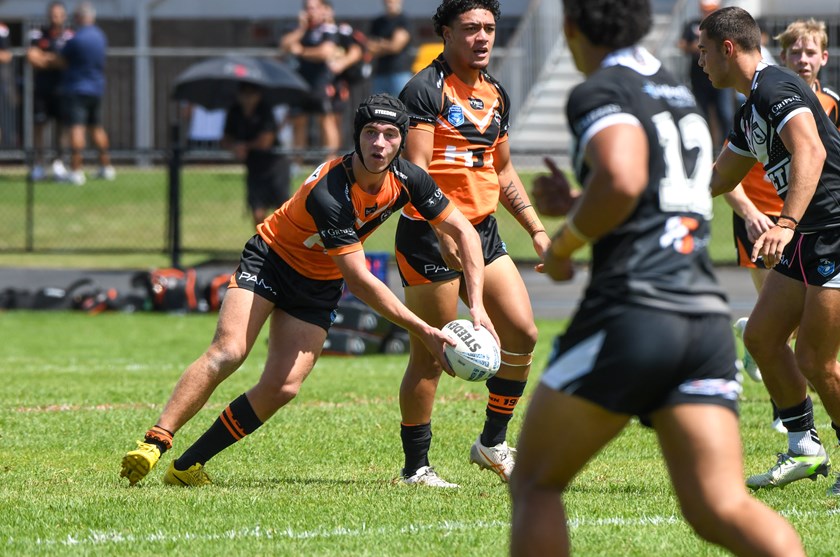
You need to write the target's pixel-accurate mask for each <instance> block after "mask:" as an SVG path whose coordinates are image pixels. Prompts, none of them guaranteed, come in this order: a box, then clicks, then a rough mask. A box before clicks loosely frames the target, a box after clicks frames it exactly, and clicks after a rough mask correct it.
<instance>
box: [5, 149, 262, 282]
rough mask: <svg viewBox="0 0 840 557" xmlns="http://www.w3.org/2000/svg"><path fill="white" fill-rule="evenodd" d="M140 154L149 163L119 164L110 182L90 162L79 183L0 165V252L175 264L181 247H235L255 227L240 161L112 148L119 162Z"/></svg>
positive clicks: (230, 250) (228, 250)
mask: <svg viewBox="0 0 840 557" xmlns="http://www.w3.org/2000/svg"><path fill="white" fill-rule="evenodd" d="M93 155H94V153H91V156H90V157H86V160H90V161H94V160H95V156H93ZM138 155H142V158H143V159H144V160H148V161H149V164H148V165H147V166H143V167H140V166H135V165H119V164H117V176H116V179H114V180H113V181H107V180H101V179H96V178H95V174H96V170H97V167H96V165H95V164H87V165H86V166H85V170H86V174H87V178H88V179H87V182H86V183H85V184H84V185H83V186H74V185H71V184H69V183H67V182H60V181H54V180H52V179H51V177H50V176H47V178H45V179H43V180H39V181H34V180H32V179H31V176H30V175H29V172H28V170H27V166H26V165H6V166H3V167H2V168H0V189H2V191H3V196H4V201H3V203H2V204H0V252H7V253H9V252H11V253H15V252H19V253H26V252H29V253H35V252H39V253H49V252H55V253H62V252H63V253H142V252H147V253H152V252H154V253H167V254H169V255H170V256H171V258H172V261H173V264H176V265H177V264H178V262H179V261H180V256H181V254H183V253H189V252H201V253H207V254H219V255H230V254H238V253H239V251H240V250H241V249H242V245H243V244H244V241H245V240H247V238H248V237H249V236H250V235H251V234H253V232H254V225H253V222H252V221H251V215H250V211H249V210H248V208H247V205H246V200H245V180H244V175H243V167H242V165H241V164H238V163H233V162H232V161H230V162H227V161H228V160H229V155H228V154H227V153H226V152H224V151H219V152H217V153H214V154H213V156H212V157H208V156H206V153H205V156H200V155H199V154H195V155H194V154H193V153H191V152H190V151H181V150H180V149H172V150H169V151H150V152H145V153H136V152H117V153H114V154H113V156H114V159H115V161H116V162H119V161H120V160H121V159H125V160H127V159H135V158H137V156H138ZM27 159H28V160H30V159H31V154H28V155H27Z"/></svg>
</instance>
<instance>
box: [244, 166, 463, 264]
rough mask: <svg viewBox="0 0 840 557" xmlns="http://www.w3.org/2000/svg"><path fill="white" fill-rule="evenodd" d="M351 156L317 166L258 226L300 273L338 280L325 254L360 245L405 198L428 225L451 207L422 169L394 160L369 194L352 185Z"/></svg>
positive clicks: (274, 249) (441, 217)
mask: <svg viewBox="0 0 840 557" xmlns="http://www.w3.org/2000/svg"><path fill="white" fill-rule="evenodd" d="M352 157H353V155H352V154H348V155H344V156H343V157H339V158H337V159H333V160H331V161H329V162H325V163H324V164H322V165H321V166H319V167H318V168H316V169H315V171H314V172H313V173H312V174H311V175H310V176H309V178H307V179H306V181H305V182H304V183H303V185H302V186H301V187H300V189H299V190H298V191H297V193H295V195H294V196H292V198H291V199H289V200H288V201H287V202H286V203H284V204H283V205H282V206H281V207H280V208H279V209H277V210H276V211H275V212H274V213H273V214H272V215H271V216H269V217H268V218H267V219H265V220H264V221H263V222H262V223H260V224H259V225H258V226H257V232H258V233H259V234H260V236H262V238H263V240H265V242H266V243H267V244H268V245H269V247H270V248H271V249H272V250H273V251H274V252H276V253H277V254H278V255H279V256H280V257H282V258H283V260H285V261H286V262H287V263H288V264H289V265H290V266H291V267H292V268H294V269H295V270H296V271H297V272H298V273H300V274H301V275H303V276H305V277H309V278H312V279H317V280H333V279H340V278H341V272H340V271H339V270H338V267H337V266H336V265H335V262H333V260H332V259H331V257H330V256H333V255H341V254H345V253H352V252H354V251H358V250H360V249H362V242H364V241H365V239H366V238H367V236H368V235H369V234H370V233H371V232H373V231H374V230H375V229H376V228H377V227H378V226H379V225H380V224H382V223H383V222H385V220H386V219H387V218H388V217H389V216H390V215H391V214H392V213H393V212H394V211H396V210H398V209H400V208H402V207H404V206H405V205H406V204H407V203H409V202H410V203H412V204H414V206H415V207H417V209H418V210H419V211H420V213H421V215H422V218H424V219H426V220H428V221H430V222H433V223H438V222H440V221H442V220H444V219H445V218H446V217H447V216H449V214H450V213H451V212H452V211H453V210H454V208H455V206H454V205H452V204H450V203H449V200H448V199H447V198H446V196H445V195H443V193H441V190H440V189H439V188H438V186H437V184H435V182H434V181H433V180H432V178H431V177H430V176H429V175H428V174H427V173H426V172H424V171H423V169H421V168H420V167H419V166H417V165H415V164H413V163H411V162H409V161H406V160H402V159H399V158H398V159H396V160H394V162H393V164H391V166H390V167H389V169H388V171H387V175H386V177H385V182H384V183H383V184H382V187H381V188H380V190H379V191H378V192H377V193H376V194H369V193H367V192H365V191H364V190H362V189H361V188H360V187H359V186H358V185H357V184H356V180H355V177H354V175H353V169H352Z"/></svg>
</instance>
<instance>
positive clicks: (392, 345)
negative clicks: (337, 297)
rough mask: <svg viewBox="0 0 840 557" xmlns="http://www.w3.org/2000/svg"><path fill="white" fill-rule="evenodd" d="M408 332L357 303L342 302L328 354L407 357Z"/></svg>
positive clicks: (325, 350) (326, 347) (326, 349)
mask: <svg viewBox="0 0 840 557" xmlns="http://www.w3.org/2000/svg"><path fill="white" fill-rule="evenodd" d="M408 339H409V336H408V332H407V331H406V330H405V329H403V328H401V327H399V326H397V325H394V324H393V323H391V322H390V321H388V320H387V319H385V318H384V317H382V316H381V315H379V314H378V313H376V312H375V311H374V310H373V309H371V308H370V307H369V306H368V305H367V304H365V303H363V302H361V301H360V300H357V299H353V298H351V299H345V300H342V301H341V302H340V303H339V305H338V307H337V308H336V309H335V320H334V321H333V324H332V327H330V330H329V332H328V333H327V339H326V340H325V341H324V348H323V351H322V352H323V353H324V354H331V355H345V356H360V355H362V354H405V353H407V352H408Z"/></svg>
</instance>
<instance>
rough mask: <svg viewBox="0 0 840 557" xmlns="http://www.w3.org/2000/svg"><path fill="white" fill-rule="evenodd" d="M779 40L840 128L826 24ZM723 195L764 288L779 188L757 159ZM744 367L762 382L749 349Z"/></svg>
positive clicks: (742, 257) (744, 259) (746, 262)
mask: <svg viewBox="0 0 840 557" xmlns="http://www.w3.org/2000/svg"><path fill="white" fill-rule="evenodd" d="M776 40H778V41H779V43H780V46H781V53H780V58H781V60H782V62H783V63H784V65H785V66H787V68H788V69H791V70H793V71H795V72H796V73H798V74H799V77H801V78H802V79H803V80H805V83H807V84H808V85H809V86H810V87H811V89H812V90H813V91H814V93H815V94H816V95H817V99H818V100H819V102H820V105H821V106H822V108H823V111H825V113H826V114H827V115H828V118H829V120H831V121H832V122H833V123H834V125H835V126H837V127H838V128H840V111H838V102H840V98H838V95H837V93H835V92H834V91H833V90H831V89H829V88H828V87H824V86H822V85H821V84H820V81H819V79H818V76H819V72H820V69H821V68H822V67H823V66H825V65H826V63H827V62H828V34H827V33H826V27H825V23H824V22H822V21H817V20H815V19H813V18H811V19H808V20H797V21H794V22H792V23H791V24H790V25H788V26H787V28H786V29H785V30H784V31H783V32H782V33H781V34H779V35H778V36H776ZM724 197H725V199H726V202H727V203H729V205H730V206H731V207H732V210H733V212H732V233H733V237H734V241H735V249H736V250H737V261H738V265H739V266H740V267H745V268H747V269H749V271H750V276H751V278H752V281H753V285H754V286H755V289H756V292H760V291H761V287H762V285H763V284H764V281H765V279H766V278H767V274H768V273H769V272H770V270H769V269H767V268H765V267H764V262H763V261H761V260H759V261H757V262H753V261H751V260H750V254H751V253H752V249H753V242H755V240H756V239H758V237H759V236H761V235H762V234H763V233H765V232H766V231H768V230H770V228H772V227H773V226H774V225H775V223H776V221H777V220H778V218H779V215H781V213H782V206H783V205H784V200H783V199H782V198H781V197H779V194H778V193H776V189H775V188H774V187H773V184H771V183H770V180H769V179H768V178H767V175H766V174H765V172H764V166H763V165H762V164H761V163H756V164H755V166H753V167H752V169H750V171H749V173H748V174H747V175H746V176H745V177H744V179H743V180H741V184H740V187H736V188H735V189H734V190H732V192H730V193H728V194H725V195H724ZM746 323H747V318H746V317H742V318H741V319H739V320H738V321H736V323H735V331H736V334H738V335H739V336H740V335H742V334H743V330H744V328H745V327H746ZM795 336H796V334H795V333H794V337H795ZM743 366H744V370H745V371H746V372H747V375H749V376H750V377H751V378H752V379H754V380H756V381H761V379H762V378H761V371H760V370H759V369H758V367H757V366H756V364H755V361H754V360H753V359H752V356H751V355H750V354H749V352H745V354H744V360H743ZM773 428H774V429H776V430H777V431H780V432H782V433H784V432H785V428H784V425H782V422H781V420H780V419H779V413H778V410H777V408H776V406H775V404H774V405H773Z"/></svg>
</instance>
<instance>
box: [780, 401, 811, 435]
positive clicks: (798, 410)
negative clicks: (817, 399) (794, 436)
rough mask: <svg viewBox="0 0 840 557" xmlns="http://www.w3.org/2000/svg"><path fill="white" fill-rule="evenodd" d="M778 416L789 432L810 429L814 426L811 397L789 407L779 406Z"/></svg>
mask: <svg viewBox="0 0 840 557" xmlns="http://www.w3.org/2000/svg"><path fill="white" fill-rule="evenodd" d="M779 417H780V418H781V419H782V423H783V424H785V428H787V430H788V431H790V432H796V431H810V430H812V429H815V428H814V405H813V403H812V402H811V397H809V396H806V397H805V400H803V401H802V402H801V403H799V404H797V405H796V406H791V407H790V408H779Z"/></svg>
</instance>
